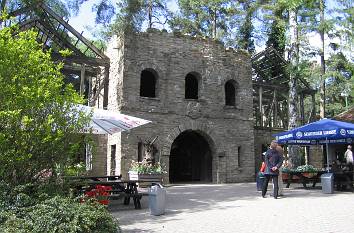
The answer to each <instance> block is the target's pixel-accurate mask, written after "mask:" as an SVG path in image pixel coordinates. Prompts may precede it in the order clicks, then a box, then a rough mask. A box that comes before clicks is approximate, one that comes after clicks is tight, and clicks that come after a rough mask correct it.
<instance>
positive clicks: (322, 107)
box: [319, 0, 326, 118]
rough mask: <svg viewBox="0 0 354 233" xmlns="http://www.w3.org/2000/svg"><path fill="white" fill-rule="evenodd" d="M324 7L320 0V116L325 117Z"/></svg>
mask: <svg viewBox="0 0 354 233" xmlns="http://www.w3.org/2000/svg"><path fill="white" fill-rule="evenodd" d="M324 8H325V3H324V0H320V29H319V33H320V37H321V50H320V56H321V87H320V98H321V99H320V117H321V118H325V116H326V113H325V111H326V107H325V106H326V83H325V77H324V75H325V72H326V66H325V58H324V47H325V44H324V34H325V31H324Z"/></svg>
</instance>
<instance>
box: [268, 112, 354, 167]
mask: <svg viewBox="0 0 354 233" xmlns="http://www.w3.org/2000/svg"><path fill="white" fill-rule="evenodd" d="M273 136H275V138H276V140H277V141H278V143H280V144H289V145H317V144H322V145H324V144H325V145H326V146H327V166H328V163H329V159H328V144H351V143H353V141H354V124H352V123H347V122H342V121H336V120H331V119H326V118H324V119H322V120H319V121H316V122H312V123H309V124H307V125H303V126H300V127H298V128H294V129H291V130H289V131H286V132H282V133H278V134H274V135H273Z"/></svg>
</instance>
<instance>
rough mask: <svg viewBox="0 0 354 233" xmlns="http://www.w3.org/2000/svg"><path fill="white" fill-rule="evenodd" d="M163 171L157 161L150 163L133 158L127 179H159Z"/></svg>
mask: <svg viewBox="0 0 354 233" xmlns="http://www.w3.org/2000/svg"><path fill="white" fill-rule="evenodd" d="M163 173H165V171H164V169H163V168H162V166H161V164H160V163H159V162H155V163H154V164H152V163H146V162H137V161H134V160H133V161H132V163H131V166H130V169H129V179H130V180H140V181H144V180H148V181H161V180H162V174H163Z"/></svg>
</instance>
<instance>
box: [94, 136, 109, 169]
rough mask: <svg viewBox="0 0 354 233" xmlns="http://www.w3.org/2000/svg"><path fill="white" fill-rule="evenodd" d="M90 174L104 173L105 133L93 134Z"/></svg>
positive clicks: (105, 164)
mask: <svg viewBox="0 0 354 233" xmlns="http://www.w3.org/2000/svg"><path fill="white" fill-rule="evenodd" d="M93 141H94V146H93V149H92V160H91V161H92V162H91V163H92V170H91V171H90V174H91V175H105V174H106V170H107V158H106V156H107V135H93Z"/></svg>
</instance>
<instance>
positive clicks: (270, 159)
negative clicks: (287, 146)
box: [262, 140, 283, 199]
mask: <svg viewBox="0 0 354 233" xmlns="http://www.w3.org/2000/svg"><path fill="white" fill-rule="evenodd" d="M277 146H278V143H277V141H275V140H273V141H272V143H271V144H270V149H269V150H268V151H267V152H266V154H265V156H264V162H265V164H266V169H265V171H264V176H265V180H264V183H263V188H262V197H265V195H266V193H267V189H268V183H269V180H270V179H272V181H273V197H274V198H275V199H277V198H278V190H279V186H278V176H279V168H280V167H281V165H282V163H283V156H282V155H281V154H280V153H279V151H277Z"/></svg>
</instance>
